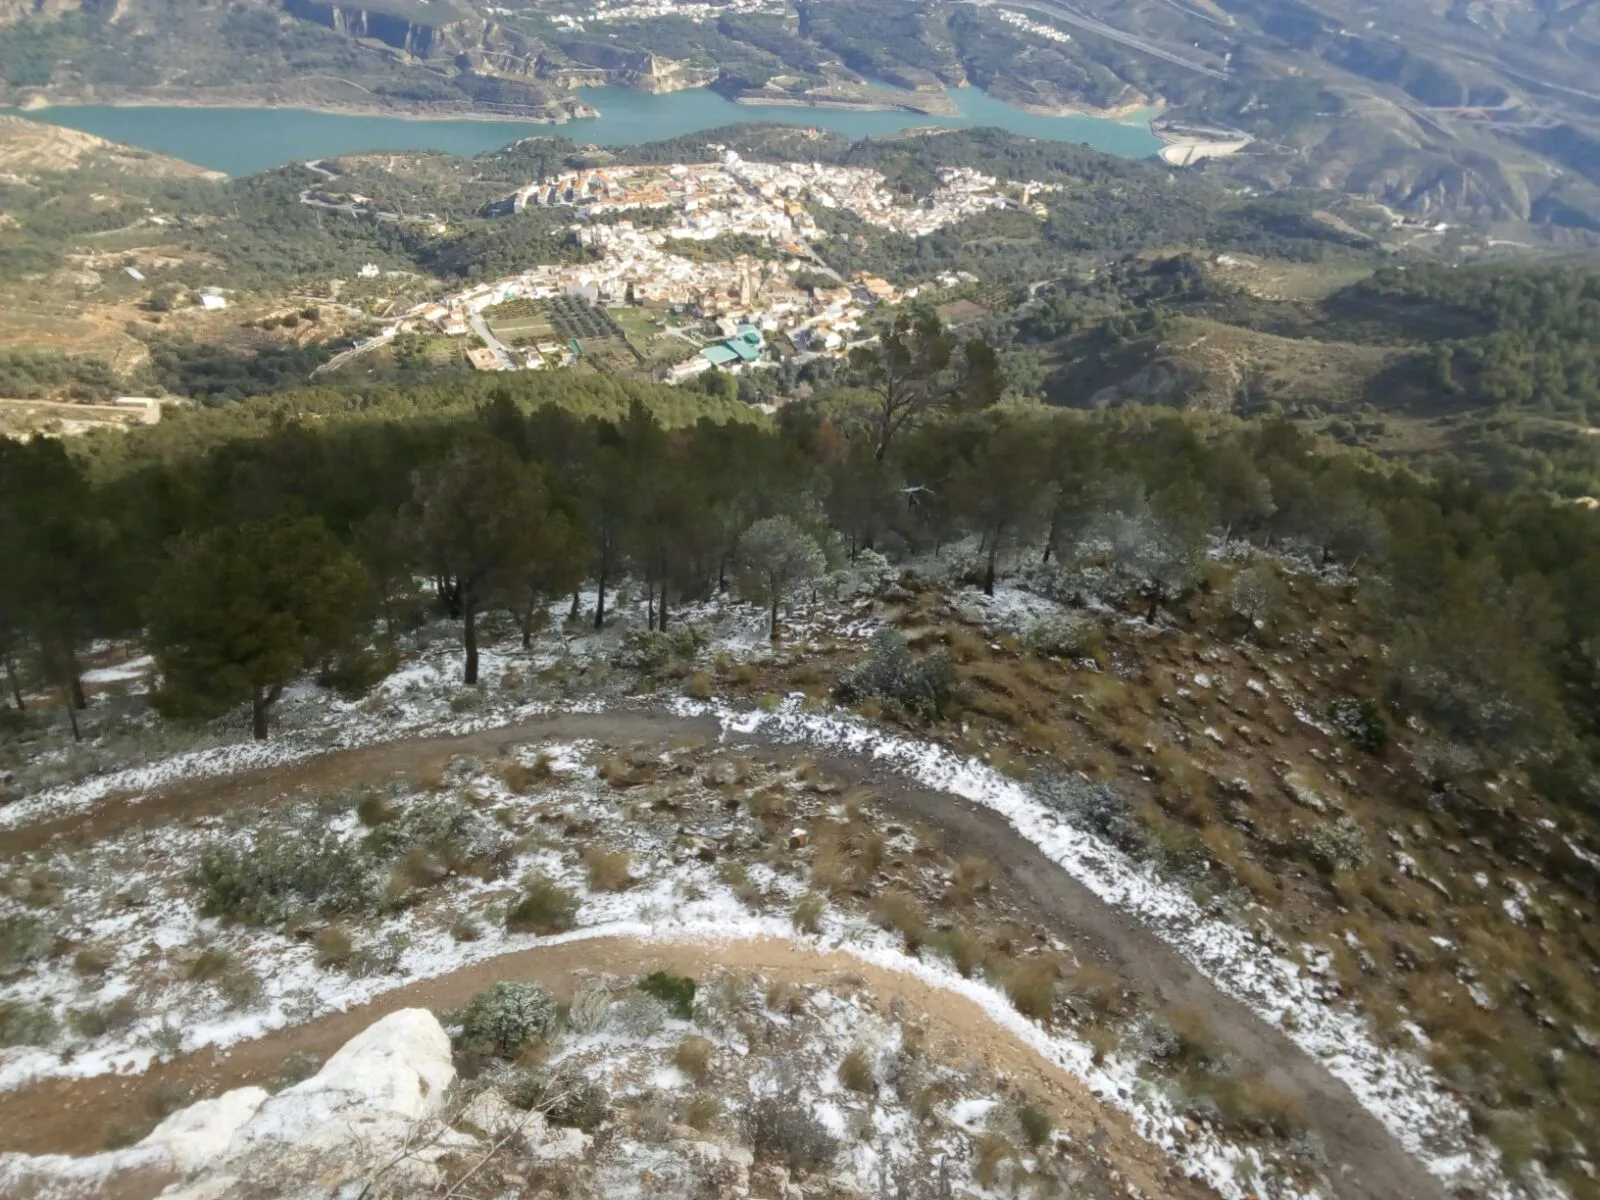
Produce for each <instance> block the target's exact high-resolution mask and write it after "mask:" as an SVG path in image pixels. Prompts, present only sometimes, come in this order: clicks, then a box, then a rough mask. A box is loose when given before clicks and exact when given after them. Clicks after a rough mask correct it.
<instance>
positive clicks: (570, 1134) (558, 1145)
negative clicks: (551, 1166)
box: [528, 1129, 590, 1163]
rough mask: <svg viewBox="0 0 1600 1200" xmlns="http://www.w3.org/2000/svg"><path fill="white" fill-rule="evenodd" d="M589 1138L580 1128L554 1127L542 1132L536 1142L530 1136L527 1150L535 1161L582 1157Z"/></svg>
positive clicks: (559, 1160) (555, 1160)
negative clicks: (554, 1128) (540, 1137)
mask: <svg viewBox="0 0 1600 1200" xmlns="http://www.w3.org/2000/svg"><path fill="white" fill-rule="evenodd" d="M541 1132H543V1131H541ZM589 1140H590V1139H589V1135H588V1134H587V1133H585V1132H583V1130H581V1129H556V1130H552V1131H550V1132H548V1133H544V1136H543V1138H542V1140H540V1141H538V1142H537V1143H535V1142H534V1141H533V1139H532V1138H531V1137H530V1138H529V1139H528V1141H529V1146H528V1151H529V1155H530V1157H532V1158H533V1160H534V1161H535V1162H541V1163H552V1162H566V1161H568V1160H570V1159H574V1158H582V1157H583V1155H584V1151H586V1150H588V1149H589Z"/></svg>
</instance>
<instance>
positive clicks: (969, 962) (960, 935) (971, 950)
mask: <svg viewBox="0 0 1600 1200" xmlns="http://www.w3.org/2000/svg"><path fill="white" fill-rule="evenodd" d="M933 947H934V949H936V950H937V951H938V952H939V953H940V954H943V955H944V956H945V957H946V958H948V959H949V960H950V965H951V966H953V967H955V969H956V970H957V971H959V972H960V973H961V977H962V978H963V979H971V978H972V977H973V976H974V975H975V974H977V973H978V971H979V970H981V969H982V967H983V964H984V960H985V959H986V958H987V951H986V950H985V948H984V945H983V942H982V941H981V940H979V938H978V937H976V936H975V935H974V934H972V933H970V932H968V931H967V930H965V929H962V928H960V927H959V926H958V927H957V928H955V929H952V930H950V931H949V932H948V933H940V934H936V935H935V936H934V938H933Z"/></svg>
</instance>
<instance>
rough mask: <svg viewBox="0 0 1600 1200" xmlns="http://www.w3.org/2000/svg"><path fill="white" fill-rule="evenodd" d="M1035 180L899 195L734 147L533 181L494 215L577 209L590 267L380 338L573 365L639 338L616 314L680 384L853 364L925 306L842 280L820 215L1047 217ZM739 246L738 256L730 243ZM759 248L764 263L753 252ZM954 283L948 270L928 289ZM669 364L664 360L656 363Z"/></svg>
mask: <svg viewBox="0 0 1600 1200" xmlns="http://www.w3.org/2000/svg"><path fill="white" fill-rule="evenodd" d="M1046 190H1048V187H1047V185H1042V184H1037V183H1006V182H1002V181H1000V180H998V179H996V178H995V177H993V176H990V175H984V174H982V173H980V172H977V171H974V170H971V169H969V168H965V167H946V168H942V169H941V170H940V172H939V176H938V184H937V186H936V187H935V188H934V190H933V191H932V192H931V193H930V194H929V195H927V196H925V197H922V198H919V199H908V198H906V197H903V196H900V195H897V194H896V193H894V192H892V191H891V190H890V189H889V188H888V187H887V186H886V182H885V179H884V177H883V175H882V174H880V173H879V172H877V171H873V170H869V169H865V168H859V167H836V166H826V165H822V164H818V163H768V162H749V161H746V160H744V159H743V158H741V157H740V156H739V155H738V154H737V153H734V152H732V151H729V152H726V153H725V154H724V155H723V157H722V159H721V161H719V162H716V163H711V164H683V163H673V164H665V165H652V166H618V167H608V168H593V169H584V170H572V171H567V172H564V173H562V174H560V175H556V176H553V177H550V178H546V179H540V180H536V181H531V182H529V183H527V184H525V185H524V186H522V187H520V188H518V189H516V190H515V191H514V192H512V193H511V194H510V195H508V196H507V197H505V199H504V200H503V201H501V202H500V203H499V204H498V205H496V206H495V211H496V212H497V213H498V214H499V215H501V216H502V217H503V218H504V219H506V220H516V219H517V218H518V217H519V215H521V214H523V213H524V212H526V211H527V210H528V209H530V208H543V209H553V208H565V209H570V210H571V213H572V216H573V218H574V219H573V222H572V224H571V226H570V228H569V233H570V235H571V237H572V238H573V239H574V241H576V242H577V243H579V244H580V245H582V246H584V247H586V248H588V250H589V252H590V253H589V255H588V256H587V257H586V261H584V262H583V263H581V264H580V265H572V264H565V263H563V264H546V265H540V266H536V267H532V268H530V269H528V270H526V271H523V272H521V273H519V274H517V275H514V276H511V277H509V278H505V279H499V280H495V281H492V282H486V283H478V284H475V285H473V286H472V287H469V288H466V289H463V290H461V291H459V292H455V293H452V294H449V295H445V296H441V297H439V298H438V299H436V300H432V301H429V302H427V303H424V304H420V305H418V306H416V307H415V308H413V309H412V310H411V311H409V312H408V313H406V314H405V316H404V317H403V318H402V319H401V320H400V321H398V322H396V323H395V324H394V325H392V326H391V327H389V328H387V329H385V330H384V331H383V333H381V334H380V335H379V339H378V340H381V339H387V338H391V337H393V336H395V334H396V333H398V332H405V331H408V330H416V329H426V330H427V331H429V332H442V333H444V334H446V335H450V336H454V337H459V338H463V339H469V340H470V343H471V344H470V345H469V348H468V350H467V354H468V358H469V359H470V361H471V362H472V365H473V366H475V367H477V368H478V369H480V370H538V369H543V368H549V367H559V366H564V365H571V364H572V363H574V362H575V361H577V360H578V359H579V358H581V357H583V356H584V354H585V346H584V339H583V337H582V336H580V334H581V333H583V332H588V333H589V334H590V335H591V336H593V337H595V338H597V339H598V340H602V341H603V340H606V339H607V338H608V337H614V338H615V339H616V340H618V341H620V342H621V343H623V344H624V345H626V346H628V347H629V348H630V350H631V351H632V353H633V354H634V355H635V356H636V357H638V358H640V359H643V358H644V357H645V356H644V355H643V354H642V353H640V348H639V347H638V346H636V345H633V344H632V343H631V342H630V339H629V336H628V331H627V330H626V329H625V328H624V324H626V322H623V323H621V324H619V317H618V310H624V311H623V315H624V316H626V315H628V313H629V312H631V311H632V310H638V311H639V312H640V313H641V314H643V315H644V316H645V317H647V318H648V320H649V321H650V322H651V324H650V328H651V329H653V330H655V331H656V332H657V335H658V336H657V340H658V341H660V340H668V341H670V342H671V343H672V344H674V345H675V347H678V348H681V350H680V352H679V353H676V354H672V355H669V356H667V357H668V359H669V360H670V361H664V362H657V363H655V365H654V366H653V367H652V370H653V373H655V374H657V375H659V376H660V377H661V378H663V379H666V380H667V381H669V382H681V381H682V380H684V379H687V378H690V377H692V376H693V375H695V374H698V373H699V372H701V371H703V370H706V369H708V368H710V367H712V366H722V367H727V368H729V369H733V370H739V369H743V368H746V367H759V366H761V365H763V364H768V365H770V364H772V363H774V362H775V361H776V360H777V358H778V357H779V356H787V355H794V354H804V355H817V354H843V353H845V352H846V351H847V350H848V349H849V347H850V345H851V344H852V343H853V342H857V341H860V340H862V339H863V338H864V337H866V336H867V335H866V334H865V332H864V327H863V321H864V319H865V318H866V314H867V313H868V311H869V310H871V309H873V308H875V307H877V306H880V305H886V304H895V303H897V302H899V301H900V300H902V299H904V298H906V297H908V296H914V295H916V294H917V293H918V290H919V289H918V288H915V287H913V288H909V289H906V290H905V291H903V292H902V291H901V290H900V289H897V288H896V287H894V286H893V285H892V284H890V283H889V282H888V281H887V280H884V279H881V278H878V277H876V276H873V275H869V274H862V273H857V274H856V275H855V276H854V277H852V278H848V279H847V278H845V277H843V276H842V275H840V274H839V273H838V272H837V271H835V270H833V268H831V267H830V266H829V265H828V262H827V258H826V251H827V246H826V240H827V239H826V237H825V235H824V233H823V230H822V228H821V226H820V225H819V217H820V216H821V214H822V213H823V212H825V211H826V210H841V211H845V212H849V213H852V214H854V215H855V216H856V217H858V218H859V219H860V220H862V221H865V222H868V223H870V224H872V225H874V226H877V227H880V228H883V229H889V230H894V231H897V232H899V233H902V234H905V235H907V236H909V237H922V236H924V235H926V234H928V233H932V232H933V231H934V230H937V229H940V228H942V227H944V226H946V225H950V224H953V223H954V222H957V221H960V220H962V219H964V218H966V217H970V216H972V215H974V214H976V213H980V212H983V211H985V210H989V209H999V208H1009V209H1016V210H1022V211H1029V212H1032V213H1034V214H1035V215H1039V216H1042V215H1043V214H1044V208H1043V205H1042V204H1040V203H1039V201H1038V200H1037V198H1036V197H1037V196H1038V195H1039V194H1040V193H1042V192H1044V191H1046ZM730 245H731V246H734V247H737V248H738V250H739V252H736V253H732V254H731V255H726V256H724V255H721V254H719V253H718V250H719V248H720V247H727V246H730ZM752 247H754V248H755V249H757V250H759V253H756V252H749V249H750V248H752ZM930 282H931V283H934V284H936V285H938V286H945V287H948V286H954V285H956V284H958V283H960V282H963V280H962V279H961V278H960V277H959V276H955V275H951V276H948V277H945V278H941V279H938V280H932V281H930ZM653 357H659V356H653Z"/></svg>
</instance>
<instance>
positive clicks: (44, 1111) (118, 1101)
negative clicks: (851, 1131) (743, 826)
mask: <svg viewBox="0 0 1600 1200" xmlns="http://www.w3.org/2000/svg"><path fill="white" fill-rule="evenodd" d="M665 969H670V970H673V971H678V972H683V973H687V974H689V975H692V976H694V977H695V978H697V979H700V980H708V979H714V978H716V977H718V976H720V975H727V974H739V973H743V974H747V975H757V976H760V977H761V978H763V979H766V980H769V981H774V982H787V983H794V984H807V983H809V984H822V985H826V986H828V987H832V988H836V989H841V990H845V991H851V992H856V993H864V994H866V995H868V996H870V997H871V1002H872V1003H873V1004H874V1005H875V1006H877V1007H878V1008H880V1009H887V1008H888V1007H889V1006H890V1005H891V1004H898V1005H900V1006H901V1007H902V1009H903V1011H905V1012H906V1013H907V1014H910V1015H914V1016H915V1017H916V1018H919V1019H920V1020H921V1022H922V1023H923V1026H924V1031H925V1033H926V1041H925V1043H924V1044H925V1048H926V1052H927V1053H929V1054H931V1055H932V1056H934V1057H935V1058H937V1059H939V1060H941V1061H944V1062H947V1063H949V1064H951V1065H953V1066H957V1067H960V1066H962V1065H964V1064H967V1063H981V1064H983V1065H985V1066H987V1067H989V1068H992V1069H994V1070H998V1071H1001V1072H1003V1073H1005V1074H1006V1075H1007V1076H1009V1077H1010V1078H1011V1079H1012V1080H1014V1081H1015V1083H1016V1084H1017V1086H1019V1087H1020V1088H1021V1089H1023V1090H1024V1091H1025V1092H1027V1093H1028V1094H1029V1095H1031V1096H1034V1097H1036V1098H1037V1099H1038V1101H1039V1102H1041V1103H1043V1104H1045V1105H1047V1106H1048V1107H1049V1108H1050V1109H1051V1110H1052V1116H1053V1117H1054V1118H1055V1122H1056V1126H1057V1127H1058V1128H1059V1129H1060V1130H1061V1131H1062V1132H1064V1133H1066V1134H1068V1135H1069V1136H1070V1137H1071V1138H1072V1139H1073V1140H1074V1141H1078V1140H1088V1139H1091V1138H1092V1139H1095V1140H1096V1141H1097V1143H1099V1145H1100V1147H1101V1150H1102V1152H1103V1153H1105V1154H1107V1156H1108V1157H1110V1158H1111V1159H1112V1160H1113V1161H1114V1162H1116V1163H1117V1164H1118V1166H1119V1169H1121V1170H1123V1171H1124V1172H1125V1173H1127V1174H1128V1176H1129V1178H1130V1179H1132V1180H1133V1182H1134V1183H1136V1184H1137V1185H1138V1186H1139V1187H1140V1188H1141V1189H1142V1190H1143V1191H1144V1192H1145V1194H1147V1195H1152V1196H1164V1197H1172V1198H1173V1200H1179V1198H1187V1197H1196V1198H1198V1197H1203V1196H1205V1195H1208V1194H1209V1192H1208V1189H1206V1188H1204V1187H1203V1186H1201V1185H1199V1184H1195V1183H1193V1182H1191V1181H1189V1180H1186V1179H1184V1178H1182V1175H1181V1172H1180V1171H1179V1170H1177V1169H1176V1167H1175V1164H1174V1163H1173V1162H1172V1161H1171V1160H1169V1159H1168V1158H1167V1156H1166V1155H1165V1154H1163V1153H1162V1152H1161V1151H1160V1150H1158V1149H1156V1148H1155V1147H1154V1146H1152V1145H1151V1144H1150V1143H1148V1142H1146V1141H1145V1140H1144V1139H1143V1138H1141V1137H1139V1135H1138V1134H1137V1133H1135V1132H1134V1130H1133V1129H1132V1127H1131V1126H1130V1125H1129V1123H1128V1121H1127V1119H1126V1118H1125V1117H1124V1116H1123V1115H1122V1114H1121V1113H1119V1112H1117V1111H1116V1110H1114V1109H1111V1108H1108V1107H1106V1106H1103V1105H1101V1104H1100V1103H1099V1101H1097V1100H1096V1099H1095V1098H1094V1097H1093V1096H1092V1095H1090V1094H1089V1093H1088V1091H1087V1090H1086V1089H1085V1088H1084V1087H1083V1085H1082V1083H1080V1082H1079V1081H1078V1080H1077V1079H1076V1078H1074V1077H1073V1076H1072V1075H1070V1074H1068V1073H1067V1072H1065V1071H1063V1070H1061V1069H1060V1068H1058V1067H1055V1066H1053V1065H1051V1064H1050V1063H1047V1062H1045V1061H1043V1060H1042V1059H1040V1058H1039V1056H1038V1055H1036V1054H1035V1053H1034V1052H1033V1051H1032V1050H1031V1049H1030V1048H1029V1047H1028V1046H1027V1045H1026V1043H1024V1042H1022V1041H1020V1040H1019V1039H1018V1038H1017V1037H1016V1036H1015V1035H1013V1034H1012V1033H1010V1032H1009V1031H1007V1030H1006V1029H1004V1028H1003V1027H1001V1026H1000V1025H997V1024H996V1023H995V1022H994V1021H993V1020H992V1019H991V1018H990V1017H989V1016H988V1014H986V1013H985V1012H984V1011H983V1009H981V1008H980V1007H979V1006H978V1005H976V1004H974V1003H973V1002H972V1001H970V1000H968V999H966V998H965V997H963V996H957V995H953V994H952V993H949V992H946V991H943V990H941V989H939V988H935V987H930V986H929V985H928V984H926V983H924V982H922V981H921V980H919V979H917V978H915V977H914V976H911V975H902V974H900V973H898V972H895V971H887V970H884V969H883V968H881V967H876V966H873V965H871V964H868V963H863V962H861V961H859V960H857V959H855V958H852V957H850V956H849V955H847V954H839V953H821V952H818V951H813V950H809V949H806V948H805V947H802V946H797V945H795V944H793V943H789V942H784V941H777V940H767V939H763V940H759V941H735V942H728V943H724V944H722V945H718V946H715V947H711V946H705V945H698V944H693V943H690V944H684V945H675V944H665V943H661V944H649V945H641V944H639V943H636V942H631V941H627V940H620V939H617V938H596V939H594V940H592V941H582V942H573V943H568V944H565V945H558V946H543V947H538V948H535V949H532V950H525V951H521V952H519V953H516V954H508V955H505V956H502V957H500V958H496V959H493V960H491V961H488V962H483V963H477V964H474V965H473V966H472V967H469V968H466V969H464V970H461V971H457V972H455V973H454V974H451V975H445V976H441V977H439V978H437V979H429V980H425V981H423V982H420V983H416V984H412V985H411V986H409V987H404V988H400V989H398V990H396V991H393V992H389V993H388V994H386V995H384V996H382V997H381V998H379V999H378V1000H375V1001H374V1002H372V1003H371V1004H367V1005H363V1006H361V1007H359V1008H354V1009H351V1010H349V1011H347V1012H342V1013H337V1014H333V1015H330V1016H326V1017H322V1018H320V1019H318V1020H315V1021H311V1022H309V1023H307V1024H305V1025H299V1026H295V1027H294V1028H292V1029H285V1030H282V1031H280V1032H278V1033H275V1034H272V1035H269V1036H267V1037H264V1038H260V1039H258V1040H256V1041H253V1042H248V1043H245V1044H243V1045H240V1046H236V1047H233V1048H232V1049H231V1050H230V1051H229V1052H228V1053H227V1055H226V1056H224V1055H221V1054H217V1053H215V1052H213V1051H210V1050H205V1051H199V1052H196V1053H193V1054H186V1055H182V1056H180V1057H178V1058H176V1059H173V1060H172V1061H171V1062H167V1063H163V1064H160V1065H158V1066H156V1067H154V1068H152V1069H151V1070H150V1071H149V1072H147V1073H146V1074H145V1075H143V1076H136V1077H131V1078H130V1077H121V1076H111V1077H104V1078H96V1079H86V1080H71V1081H54V1082H51V1083H49V1084H46V1085H43V1086H41V1087H38V1088H33V1089H31V1090H30V1092H29V1093H28V1103H26V1104H24V1103H19V1100H20V1099H21V1097H20V1096H19V1095H17V1094H10V1095H3V1096H0V1127H3V1128H4V1129H5V1130H6V1136H5V1140H6V1142H7V1144H8V1145H10V1144H16V1145H18V1146H19V1147H22V1148H29V1147H49V1148H51V1149H55V1150H62V1151H66V1152H69V1153H80V1154H82V1153H90V1152H92V1151H94V1150H97V1149H99V1145H98V1143H97V1141H96V1140H95V1135H96V1133H97V1132H98V1131H97V1130H96V1129H95V1126H96V1124H97V1123H98V1122H99V1121H100V1120H102V1119H103V1118H104V1117H105V1116H106V1115H108V1114H115V1113H117V1112H122V1113H129V1112H138V1111H139V1110H140V1100H141V1097H142V1096H143V1095H146V1094H148V1092H149V1091H150V1090H151V1089H153V1088H166V1089H172V1088H183V1089H188V1090H192V1091H194V1092H195V1093H196V1094H214V1093H216V1092H219V1091H223V1090H226V1089H228V1088H233V1087H242V1086H245V1085H247V1084H251V1083H260V1082H261V1081H262V1080H264V1079H268V1078H270V1077H271V1076H272V1075H274V1074H275V1073H276V1072H277V1071H278V1069H279V1068H280V1067H281V1065H282V1063H283V1060H284V1059H285V1058H286V1057H287V1056H288V1055H290V1054H294V1053H299V1052H304V1053H310V1054H315V1055H317V1056H318V1057H326V1056H327V1055H329V1054H331V1053H332V1052H333V1051H335V1050H337V1049H338V1048H339V1047H340V1046H341V1045H343V1044H344V1043H345V1042H347V1041H348V1040H349V1039H350V1038H352V1037H354V1036H355V1035H356V1034H357V1033H359V1032H361V1031H362V1030H363V1029H365V1028H366V1027H367V1026H368V1025H370V1024H371V1023H372V1022H373V1021H375V1020H377V1019H378V1018H379V1017H381V1016H383V1015H384V1014H385V1013H390V1012H393V1011H395V1010H396V1009H400V1008H430V1009H434V1010H440V1009H447V1008H459V1007H460V1006H461V1005H463V1004H465V1003H466V1002H467V1001H468V1000H470V999H471V998H472V996H473V995H474V994H475V993H476V992H478V991H481V990H482V989H483V988H485V987H487V986H488V985H489V984H491V983H493V982H495V981H496V980H500V979H527V980H533V981H535V982H538V983H541V984H543V985H544V986H545V987H547V988H549V989H550V990H551V992H552V993H554V994H555V995H556V996H558V997H559V998H561V999H563V1000H566V999H570V998H571V995H572V992H573V990H574V988H575V987H576V986H577V985H578V984H579V983H581V982H583V981H584V980H585V979H589V978H594V977H596V976H605V975H623V976H634V975H641V974H647V973H649V972H651V971H657V970H665Z"/></svg>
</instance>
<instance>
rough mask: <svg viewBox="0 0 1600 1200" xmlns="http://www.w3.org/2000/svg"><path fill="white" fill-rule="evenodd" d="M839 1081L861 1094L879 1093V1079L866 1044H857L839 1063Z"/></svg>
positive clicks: (872, 1094)
mask: <svg viewBox="0 0 1600 1200" xmlns="http://www.w3.org/2000/svg"><path fill="white" fill-rule="evenodd" d="M839 1082H840V1083H842V1084H844V1086H845V1087H847V1088H849V1089H850V1090H851V1091H852V1092H855V1093H856V1094H858V1095H861V1096H875V1095H877V1094H878V1079H877V1075H876V1074H875V1073H874V1071H873V1069H872V1057H871V1055H870V1054H868V1052H867V1048H866V1047H865V1046H856V1047H855V1048H854V1049H852V1050H851V1051H850V1053H849V1054H846V1055H845V1056H844V1060H843V1061H842V1062H840V1064H839Z"/></svg>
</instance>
